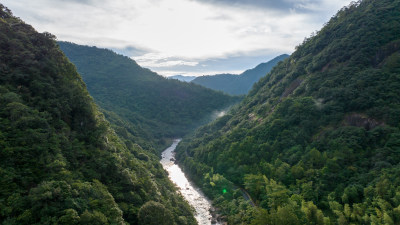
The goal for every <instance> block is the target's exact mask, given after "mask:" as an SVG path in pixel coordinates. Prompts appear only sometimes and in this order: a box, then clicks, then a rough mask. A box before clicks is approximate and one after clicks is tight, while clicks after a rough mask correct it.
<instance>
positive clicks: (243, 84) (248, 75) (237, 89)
mask: <svg viewBox="0 0 400 225" xmlns="http://www.w3.org/2000/svg"><path fill="white" fill-rule="evenodd" d="M287 57H289V55H286V54H283V55H280V56H277V57H275V58H274V59H272V60H270V61H268V62H265V63H261V64H259V65H258V66H256V67H254V68H253V69H249V70H246V71H244V72H243V73H241V74H239V75H234V74H217V75H210V76H201V77H197V78H195V79H194V80H192V81H191V82H192V83H195V84H199V85H201V86H204V87H207V88H211V89H213V90H217V91H222V92H225V93H227V94H230V95H246V94H247V93H248V92H249V91H250V89H251V88H252V87H253V85H254V83H256V82H257V81H259V80H260V79H261V78H262V77H264V76H265V75H266V74H267V73H269V72H270V71H271V70H272V68H273V67H274V66H275V65H276V64H278V63H279V62H280V61H282V60H284V59H286V58H287Z"/></svg>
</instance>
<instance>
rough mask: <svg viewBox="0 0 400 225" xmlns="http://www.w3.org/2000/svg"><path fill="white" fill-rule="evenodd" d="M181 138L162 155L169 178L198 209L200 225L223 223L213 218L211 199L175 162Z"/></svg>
mask: <svg viewBox="0 0 400 225" xmlns="http://www.w3.org/2000/svg"><path fill="white" fill-rule="evenodd" d="M180 141H181V140H180V139H177V140H174V142H173V143H172V145H171V146H170V147H169V148H167V149H165V150H164V151H163V152H162V154H161V156H162V159H161V161H160V162H161V164H162V166H163V167H164V169H165V170H166V171H167V172H168V176H169V179H170V180H171V181H172V182H173V183H175V184H176V186H178V188H179V191H180V192H181V193H182V195H183V197H184V198H185V199H186V200H187V201H188V202H189V204H190V205H191V206H193V208H194V209H195V210H196V213H195V218H196V220H197V222H198V223H199V225H210V224H221V223H218V222H217V221H216V220H214V219H213V217H212V215H211V213H210V209H211V208H212V206H211V202H210V200H208V199H207V198H206V196H204V194H203V193H202V192H201V190H200V189H199V188H197V187H195V186H194V184H193V183H191V182H189V180H188V179H187V178H186V176H185V174H184V173H183V171H182V170H181V168H180V167H179V166H178V165H177V164H175V152H174V150H175V148H176V146H177V145H178V143H179V142H180Z"/></svg>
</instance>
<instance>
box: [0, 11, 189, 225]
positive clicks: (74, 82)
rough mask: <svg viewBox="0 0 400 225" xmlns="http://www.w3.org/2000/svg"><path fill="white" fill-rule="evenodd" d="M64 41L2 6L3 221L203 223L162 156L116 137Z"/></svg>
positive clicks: (0, 198)
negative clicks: (161, 160) (179, 190)
mask: <svg viewBox="0 0 400 225" xmlns="http://www.w3.org/2000/svg"><path fill="white" fill-rule="evenodd" d="M54 39H55V37H54V36H52V35H51V34H49V33H38V32H36V31H35V30H34V29H33V28H32V27H31V26H30V25H27V24H25V23H24V22H23V21H21V20H20V19H18V18H15V17H14V16H13V15H12V13H11V12H10V11H9V10H8V9H7V8H5V7H4V6H3V5H1V4H0V224H29V225H31V224H128V223H129V224H145V223H146V221H147V220H148V217H151V218H152V219H153V221H154V222H155V223H154V224H168V225H169V224H175V223H176V224H195V223H196V222H195V220H194V217H193V215H192V212H191V209H190V207H189V206H188V204H187V203H186V202H185V201H184V200H183V198H182V197H181V196H180V195H178V194H176V189H175V187H174V186H173V185H172V183H171V182H170V181H169V180H168V177H167V174H166V172H165V171H164V170H163V169H162V167H161V165H160V164H159V163H158V157H156V156H155V155H153V154H150V153H148V152H146V151H144V150H142V149H141V147H140V146H138V145H136V144H131V145H129V146H126V145H125V144H124V143H123V141H121V139H120V138H119V137H118V136H116V134H115V132H114V131H113V130H112V129H111V128H110V126H109V124H108V122H107V121H106V120H105V119H104V116H103V114H101V113H100V112H99V111H98V108H97V106H96V105H95V104H94V102H93V100H92V98H91V97H90V95H89V93H88V92H87V90H86V86H85V84H84V82H83V81H82V79H81V77H80V75H79V74H78V73H77V72H76V69H75V67H74V65H73V64H72V63H70V62H69V61H68V59H67V58H66V57H65V56H64V54H63V53H62V52H61V50H60V49H59V48H58V46H57V43H56V42H55V40H54ZM146 224H149V223H146Z"/></svg>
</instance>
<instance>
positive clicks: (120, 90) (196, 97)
mask: <svg viewBox="0 0 400 225" xmlns="http://www.w3.org/2000/svg"><path fill="white" fill-rule="evenodd" d="M59 45H60V47H61V49H62V50H63V51H64V53H65V54H66V55H67V57H68V58H69V59H70V60H71V61H72V62H73V63H74V64H75V65H76V67H77V70H78V72H79V73H80V74H81V75H82V78H83V80H84V81H85V83H86V84H87V87H88V90H89V93H90V94H91V95H92V96H93V97H94V99H95V101H96V102H97V103H98V104H99V105H100V106H101V107H102V108H104V109H105V110H106V111H108V112H111V113H114V116H118V117H120V118H122V120H123V121H121V120H120V121H121V122H122V123H121V125H122V126H123V127H126V129H125V131H126V132H125V133H130V134H132V133H133V136H136V137H138V138H137V139H138V141H139V139H146V141H149V140H155V141H154V142H155V146H154V147H157V146H159V145H162V144H163V138H164V137H180V136H183V135H185V134H186V133H187V132H189V131H190V130H192V129H194V128H195V127H197V126H199V125H200V124H204V123H205V122H208V121H210V119H211V115H212V113H213V112H215V111H217V110H223V109H225V108H226V107H229V106H230V105H232V104H234V103H235V102H237V101H238V98H236V97H231V96H228V95H225V94H222V93H221V92H216V91H213V90H210V89H207V88H204V87H201V86H199V85H195V84H190V83H185V82H180V81H178V80H173V79H167V78H164V77H162V76H160V75H158V74H156V73H154V72H152V71H150V70H149V69H145V68H142V67H140V66H139V65H138V64H137V63H136V62H135V61H134V60H132V59H130V58H128V57H126V56H122V55H118V54H116V53H114V52H112V51H110V50H107V49H99V48H96V47H89V46H81V45H76V44H72V43H68V42H59ZM109 115H110V114H109V113H106V116H107V119H111V120H114V119H112V118H109ZM130 127H131V128H130ZM132 128H133V129H134V130H135V131H134V132H131V130H132Z"/></svg>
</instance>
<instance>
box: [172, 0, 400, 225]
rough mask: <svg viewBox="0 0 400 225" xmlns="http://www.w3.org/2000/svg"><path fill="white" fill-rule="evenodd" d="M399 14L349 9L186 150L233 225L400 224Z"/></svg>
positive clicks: (183, 158)
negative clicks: (250, 201)
mask: <svg viewBox="0 0 400 225" xmlns="http://www.w3.org/2000/svg"><path fill="white" fill-rule="evenodd" d="M399 9H400V1H399V0H380V1H376V0H363V1H358V2H353V3H352V4H351V5H349V6H347V7H344V8H342V9H341V10H340V11H339V12H338V13H337V14H336V15H335V16H333V17H332V18H331V19H330V21H329V22H328V23H326V24H325V26H324V27H323V28H322V29H321V30H320V31H319V32H317V33H316V34H313V35H312V36H311V37H309V38H306V39H305V41H304V42H303V43H302V44H301V45H299V46H298V47H296V51H295V52H294V53H293V54H292V55H291V56H290V57H289V58H288V59H286V60H284V61H283V62H280V63H278V65H277V66H276V67H275V68H274V69H273V70H272V71H271V72H270V73H269V75H268V76H266V77H264V78H262V79H261V80H260V81H259V82H257V83H256V84H255V85H254V87H253V89H252V90H251V91H250V93H249V95H248V96H246V98H245V99H244V100H243V101H242V102H241V103H240V105H239V106H237V107H234V108H233V109H232V110H231V111H230V112H229V113H228V114H227V115H225V116H224V117H222V118H220V119H218V120H217V121H215V122H213V123H211V124H209V125H206V126H204V127H202V128H200V129H199V130H197V132H196V133H195V134H194V135H193V136H191V137H188V138H186V139H184V140H183V141H182V142H181V144H180V145H179V146H178V148H177V151H178V154H177V158H178V160H179V161H180V163H181V164H182V165H183V166H184V168H185V170H186V172H188V173H189V174H190V176H191V177H192V179H193V180H194V181H195V182H196V183H197V184H199V186H200V187H203V190H204V191H205V192H206V193H207V195H208V196H210V197H211V198H212V199H213V200H214V203H215V204H216V205H217V207H219V209H220V212H221V213H222V214H224V215H226V216H227V219H228V221H229V223H230V224H400V117H399V115H400V22H399V21H400V10H399ZM239 188H241V189H239ZM245 192H247V193H248V194H249V195H250V196H251V198H252V200H253V201H254V204H255V207H253V206H252V205H251V204H250V203H249V202H248V201H247V200H245V199H244V198H243V197H242V195H243V194H245Z"/></svg>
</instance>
